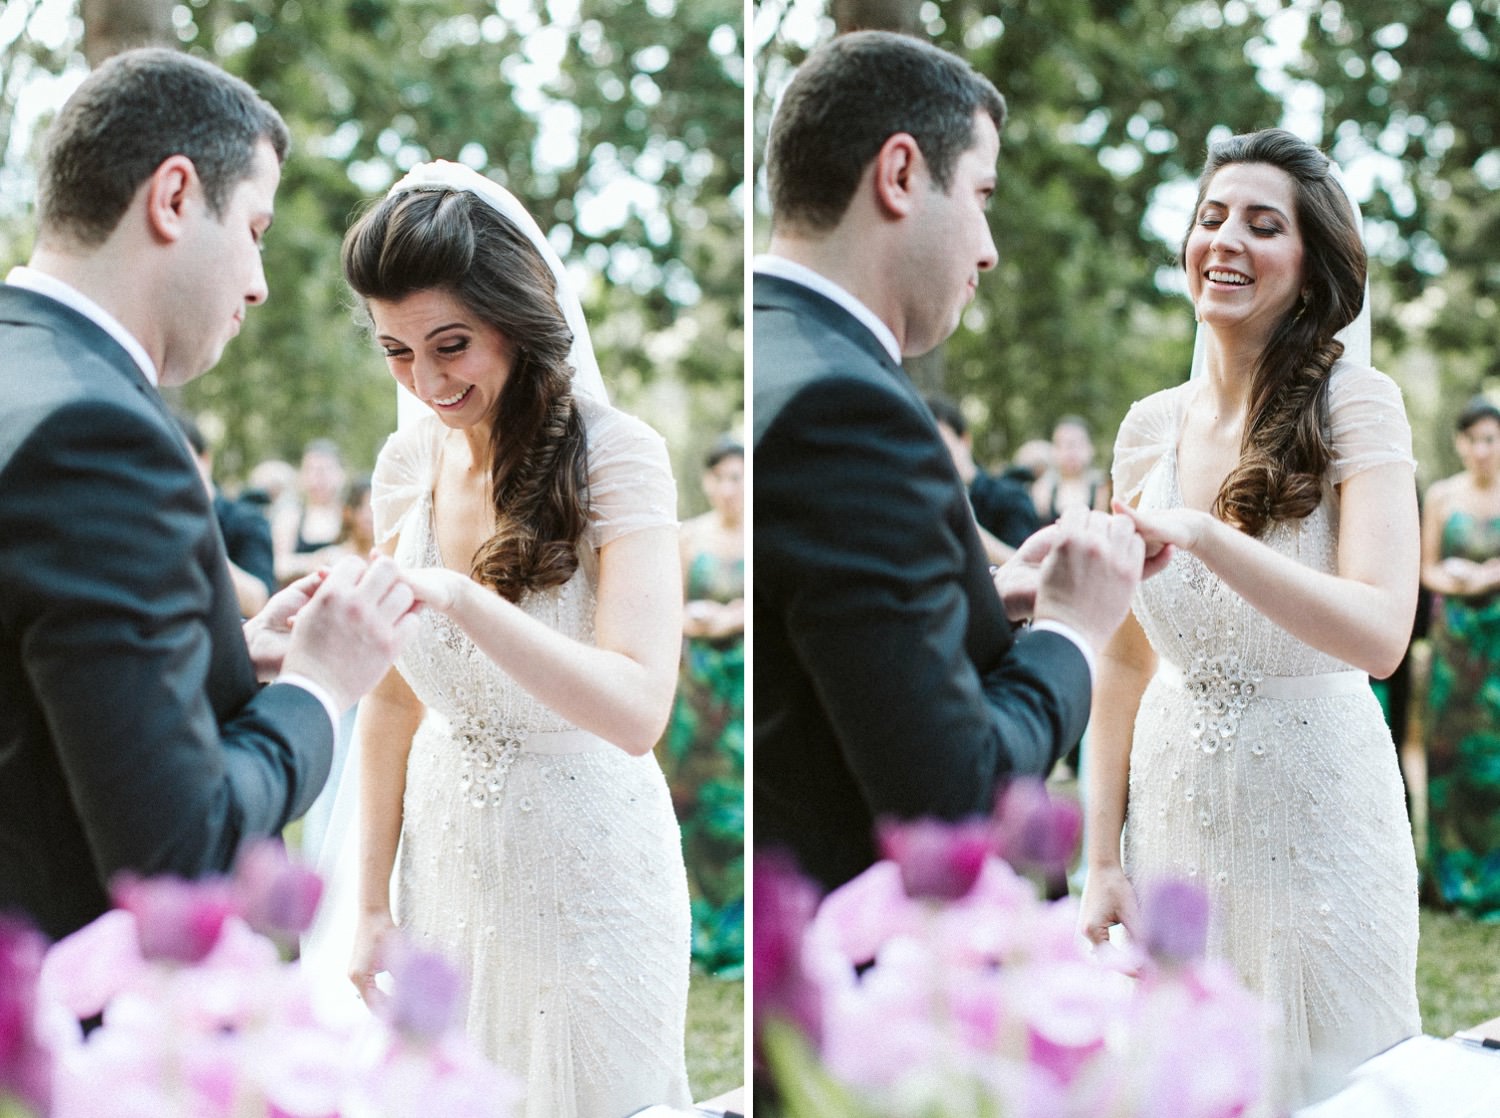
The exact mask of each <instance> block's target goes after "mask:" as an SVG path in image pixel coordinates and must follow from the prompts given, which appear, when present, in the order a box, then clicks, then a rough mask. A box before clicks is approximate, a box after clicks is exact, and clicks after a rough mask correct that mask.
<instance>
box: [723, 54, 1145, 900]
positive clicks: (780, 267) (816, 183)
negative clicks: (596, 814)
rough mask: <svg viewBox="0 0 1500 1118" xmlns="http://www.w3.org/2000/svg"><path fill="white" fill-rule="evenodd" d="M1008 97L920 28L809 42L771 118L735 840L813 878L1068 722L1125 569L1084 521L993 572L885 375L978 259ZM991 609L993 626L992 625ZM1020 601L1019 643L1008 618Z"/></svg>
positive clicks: (1035, 751)
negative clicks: (751, 727) (748, 724)
mask: <svg viewBox="0 0 1500 1118" xmlns="http://www.w3.org/2000/svg"><path fill="white" fill-rule="evenodd" d="M1004 119H1005V102H1004V100H1003V99H1002V98H1001V96H1000V94H999V92H998V91H996V89H995V87H994V86H993V85H991V84H990V82H989V81H987V80H986V79H985V78H983V77H981V76H980V75H979V74H977V73H975V72H974V71H973V70H972V69H971V68H970V67H969V66H968V65H967V64H966V63H964V62H962V61H961V60H959V59H957V58H955V57H954V56H952V55H950V54H947V53H946V52H944V51H942V50H939V49H938V48H936V47H933V46H930V45H928V44H926V43H923V42H921V41H919V40H917V39H913V38H908V37H905V36H901V35H894V34H889V33H885V32H858V33H854V34H849V35H844V36H842V37H840V38H838V39H835V40H834V41H833V42H831V43H829V44H828V45H826V46H824V47H823V48H821V49H820V50H818V51H816V52H814V53H813V55H812V56H811V57H809V58H808V60H807V62H806V63H805V64H804V65H803V66H802V68H801V69H800V70H799V71H798V73H797V75H796V77H795V78H794V79H793V80H792V82H791V84H790V85H789V86H788V88H787V90H786V93H785V95H784V97H783V99H782V102H781V106H780V108H779V109H778V111H777V114H776V117H775V119H774V120H773V121H772V124H771V134H770V139H769V144H768V155H767V165H768V172H769V180H770V189H771V206H772V236H771V243H770V253H769V255H767V256H764V257H761V258H759V259H758V260H757V261H756V266H755V271H756V275H755V295H754V298H755V310H754V328H755V334H754V338H755V343H754V345H755V349H754V365H755V368H754V377H755V385H754V391H755V410H754V423H755V448H754V457H753V460H752V461H753V463H754V467H753V469H754V526H755V532H754V541H755V547H754V599H755V605H754V611H755V612H754V629H753V632H754V635H755V636H754V639H755V695H754V700H755V705H754V710H755V780H754V788H755V792H754V796H755V803H754V812H755V815H754V819H755V842H756V846H757V847H758V848H761V849H766V848H771V847H784V848H789V849H790V850H791V852H792V853H793V854H794V855H795V856H796V857H797V859H798V860H799V861H800V863H801V865H802V868H803V869H804V870H805V871H806V872H808V873H809V874H810V875H811V876H813V877H814V878H816V879H817V880H818V881H819V882H820V883H822V884H823V885H824V886H825V887H829V888H831V887H833V886H836V885H838V884H840V883H842V882H844V881H846V880H848V879H849V878H851V877H853V876H854V875H856V874H858V873H859V872H860V871H861V870H863V869H865V868H866V867H867V866H868V865H870V864H871V862H873V861H874V860H875V858H876V856H877V855H876V850H875V845H874V839H873V831H874V827H875V823H876V820H877V819H880V818H882V817H885V816H897V817H912V816H920V815H938V816H944V817H949V818H952V817H958V816H963V815H966V814H970V813H975V812H983V811H986V810H988V809H989V807H990V805H991V804H992V802H993V799H994V796H995V792H996V790H997V786H998V785H999V784H1000V783H1002V782H1003V781H1004V780H1005V779H1006V778H1007V777H1009V776H1011V775H1014V774H1036V775H1041V774H1045V773H1046V772H1047V770H1048V769H1049V768H1050V767H1051V765H1052V763H1053V761H1054V760H1055V759H1056V757H1057V755H1058V752H1059V751H1060V750H1062V749H1066V748H1067V747H1069V746H1071V745H1072V744H1073V742H1075V741H1076V740H1077V739H1078V738H1079V736H1080V735H1081V734H1082V733H1083V729H1084V724H1085V722H1086V721H1087V719H1088V713H1089V698H1090V674H1091V663H1092V656H1093V655H1094V653H1095V651H1096V650H1098V649H1100V648H1101V647H1102V646H1103V644H1104V642H1105V641H1106V640H1107V639H1108V637H1109V635H1110V634H1111V633H1112V632H1113V631H1114V629H1115V628H1116V627H1117V626H1118V625H1119V623H1120V622H1121V621H1122V620H1123V619H1124V616H1125V612H1126V610H1127V609H1128V606H1129V600H1130V596H1131V594H1132V592H1133V591H1134V588H1135V586H1136V584H1137V582H1138V581H1139V580H1140V577H1141V575H1142V567H1143V548H1142V544H1141V541H1140V539H1139V537H1138V536H1136V535H1135V533H1134V531H1133V529H1132V528H1131V526H1130V524H1129V522H1128V521H1127V520H1125V519H1124V518H1120V517H1109V516H1107V515H1105V514H1101V513H1082V512H1081V513H1079V514H1078V515H1077V516H1075V517H1071V518H1069V519H1068V520H1067V521H1066V522H1063V523H1060V524H1059V526H1058V527H1057V528H1056V529H1052V530H1048V531H1045V532H1044V533H1040V534H1038V535H1037V536H1034V537H1032V538H1031V539H1030V540H1028V541H1027V542H1026V543H1025V544H1023V546H1022V548H1021V549H1020V552H1019V553H1018V556H1017V558H1016V559H1014V560H1012V561H1011V563H1010V564H1008V565H1007V567H1005V568H1001V570H1000V572H999V574H998V575H996V576H995V578H994V580H993V581H992V578H991V573H990V568H989V567H988V564H987V562H986V558H985V552H984V549H983V546H982V545H981V543H980V540H979V536H978V534H977V532H976V530H975V526H974V518H973V514H972V512H971V511H970V507H969V502H968V496H967V494H966V492H965V490H964V486H963V483H962V482H961V481H960V480H959V477H958V475H957V473H956V472H955V469H954V466H953V462H952V459H951V457H950V456H949V454H948V451H947V449H946V447H945V446H944V444H943V441H942V439H941V437H940V436H939V434H938V431H937V429H936V427H935V426H934V423H933V420H932V417H931V415H930V413H929V412H928V410H927V408H926V406H925V405H924V404H923V401H922V398H921V397H920V396H919V395H918V394H917V392H916V390H915V388H914V387H913V386H912V384H911V382H910V381H909V380H908V379H907V377H906V374H905V373H904V372H903V371H902V369H901V367H900V361H901V358H902V356H903V355H906V356H912V355H916V354H921V353H925V352H927V351H928V350H930V349H932V348H933V347H935V346H937V345H938V344H940V343H941V342H942V341H943V340H944V339H945V338H947V337H948V335H949V334H951V333H952V332H953V330H954V329H955V328H956V327H957V325H958V320H959V315H960V313H961V312H962V310H963V308H964V305H965V304H966V303H967V302H968V301H969V299H970V298H972V296H973V294H974V291H975V288H976V285H977V283H978V279H979V273H980V272H983V271H988V270H989V269H990V268H992V267H994V265H995V262H996V252H995V245H994V241H993V240H992V239H991V236H990V230H989V225H988V222H987V220H986V217H985V205H986V202H987V201H988V199H989V197H990V195H991V194H992V193H993V192H994V189H995V184H996V172H995V162H996V158H997V157H998V155H999V148H1000V141H999V129H1000V126H1001V125H1002V123H1003V122H1004ZM1007 610H1009V612H1010V617H1008V616H1007ZM1022 615H1030V616H1031V617H1033V618H1034V624H1033V625H1032V626H1031V628H1030V631H1029V632H1026V633H1024V634H1023V635H1021V636H1019V637H1018V636H1016V635H1014V633H1013V628H1012V623H1011V618H1012V617H1019V616H1022Z"/></svg>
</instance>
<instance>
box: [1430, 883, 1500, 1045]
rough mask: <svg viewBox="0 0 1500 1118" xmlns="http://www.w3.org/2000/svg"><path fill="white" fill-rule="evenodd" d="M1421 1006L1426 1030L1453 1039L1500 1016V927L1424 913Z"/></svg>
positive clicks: (1432, 912) (1435, 912)
mask: <svg viewBox="0 0 1500 1118" xmlns="http://www.w3.org/2000/svg"><path fill="white" fill-rule="evenodd" d="M1421 919H1422V938H1421V939H1420V940H1419V941H1418V944H1417V1001H1418V1002H1419V1003H1420V1005H1421V1007H1422V1031H1423V1032H1425V1033H1427V1034H1429V1035H1430V1036H1450V1035H1451V1034H1453V1033H1454V1032H1456V1031H1458V1030H1459V1029H1466V1028H1469V1027H1471V1026H1473V1025H1477V1024H1479V1023H1480V1022H1482V1021H1488V1020H1490V1019H1491V1018H1493V1017H1500V924H1481V923H1479V922H1477V921H1475V920H1470V919H1468V918H1466V917H1462V916H1454V915H1452V914H1450V913H1446V912H1437V911H1434V910H1432V909H1426V908H1424V909H1423V910H1422V916H1421Z"/></svg>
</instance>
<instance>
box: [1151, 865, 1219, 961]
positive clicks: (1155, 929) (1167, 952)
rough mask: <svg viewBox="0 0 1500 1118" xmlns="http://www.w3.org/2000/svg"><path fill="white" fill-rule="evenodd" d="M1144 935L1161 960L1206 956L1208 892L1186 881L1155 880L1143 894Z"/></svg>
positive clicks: (1152, 952)
mask: <svg viewBox="0 0 1500 1118" xmlns="http://www.w3.org/2000/svg"><path fill="white" fill-rule="evenodd" d="M1141 933H1142V934H1141V939H1142V941H1143V942H1144V945H1145V948H1146V953H1147V954H1148V955H1150V956H1151V958H1153V959H1155V960H1156V961H1157V962H1158V963H1162V964H1164V965H1168V966H1171V965H1175V964H1179V963H1191V962H1194V961H1196V960H1198V959H1201V958H1203V953H1204V951H1205V950H1206V948H1207V945H1208V894H1207V893H1206V892H1204V891H1203V890H1202V889H1200V888H1199V887H1198V886H1196V885H1193V884H1191V883H1190V882H1187V881H1181V880H1173V879H1167V880H1163V881H1156V882H1152V883H1151V884H1150V885H1149V886H1148V887H1147V888H1146V889H1145V890H1144V891H1143V893H1142V896H1141Z"/></svg>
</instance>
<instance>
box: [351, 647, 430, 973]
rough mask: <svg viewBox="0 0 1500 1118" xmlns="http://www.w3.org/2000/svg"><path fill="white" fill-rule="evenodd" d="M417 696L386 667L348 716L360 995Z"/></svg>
mask: <svg viewBox="0 0 1500 1118" xmlns="http://www.w3.org/2000/svg"><path fill="white" fill-rule="evenodd" d="M422 714H423V707H422V703H421V702H420V700H418V699H417V697H416V695H414V694H413V693H412V690H411V688H410V687H409V686H407V683H406V680H404V679H402V678H401V675H400V673H399V672H397V671H396V669H395V668H392V669H391V670H390V671H389V672H387V673H386V675H385V678H384V679H382V680H381V681H380V682H379V683H378V684H376V685H375V688H374V690H372V691H371V692H370V693H369V694H368V695H366V696H365V697H364V698H363V699H361V700H360V703H359V713H358V714H357V715H356V716H355V719H354V741H355V745H354V751H355V755H356V756H357V757H358V758H359V765H360V769H359V896H358V907H357V909H356V926H355V936H354V953H353V957H352V959H351V961H350V964H349V977H350V979H351V980H352V981H353V982H354V984H355V985H356V986H357V987H359V989H360V992H361V993H363V994H365V995H366V997H368V996H369V995H370V992H371V987H372V985H373V983H374V981H375V975H376V973H377V972H378V971H379V970H380V969H381V960H380V950H381V941H382V939H383V938H384V936H385V933H386V932H387V931H388V930H389V929H390V928H392V927H393V926H394V922H393V921H392V919H391V899H390V898H391V871H392V870H393V869H394V867H395V864H396V846H397V844H398V843H399V841H400V839H401V821H402V807H401V805H402V800H403V799H404V797H405V795H406V759H407V756H408V755H409V754H410V753H411V741H412V736H413V735H414V734H415V733H416V732H417V725H418V724H419V723H420V722H421V721H422Z"/></svg>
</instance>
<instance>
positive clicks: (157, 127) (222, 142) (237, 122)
mask: <svg viewBox="0 0 1500 1118" xmlns="http://www.w3.org/2000/svg"><path fill="white" fill-rule="evenodd" d="M260 140H265V141H267V142H268V143H269V144H270V145H271V148H272V150H273V151H275V153H276V158H277V160H278V161H284V160H285V159H286V153H287V147H288V145H289V135H288V132H287V127H286V124H285V122H284V121H282V119H281V115H280V114H279V113H277V111H276V110H275V109H274V108H272V107H271V105H270V104H268V103H267V102H266V101H265V100H264V99H263V98H262V97H261V96H260V95H259V94H258V93H256V92H255V90H254V89H252V88H250V86H249V85H247V84H246V83H245V82H243V81H241V80H240V79H239V78H236V77H234V76H233V75H231V74H228V73H226V72H225V71H223V70H221V69H219V67H217V66H215V65H213V64H212V63H210V62H205V61H203V60H202V59H199V58H194V57H192V56H191V55H188V54H184V53H183V52H181V51H176V50H169V49H167V48H164V47H143V48H141V49H139V50H131V51H126V52H124V53H123V54H117V55H115V56H114V57H113V58H110V59H109V60H107V61H106V62H104V63H102V64H101V65H100V66H99V68H98V69H97V70H95V71H94V72H93V73H92V74H90V75H89V76H88V77H87V78H86V79H84V82H83V84H82V85H80V86H79V87H78V90H77V92H75V93H74V94H73V96H72V97H70V98H69V99H68V103H67V104H66V105H64V106H63V108H62V112H60V113H59V114H58V117H57V120H56V121H55V122H54V123H53V125H52V128H51V130H50V131H49V132H48V134H47V141H46V146H45V148H44V151H43V156H42V166H41V173H40V181H39V193H40V195H41V198H40V203H39V206H38V211H39V212H38V217H39V219H40V220H39V223H38V224H39V232H40V235H41V236H42V237H44V238H45V237H47V236H49V235H60V236H63V237H66V238H69V239H70V240H73V241H76V242H77V243H79V244H82V245H87V246H94V245H99V244H102V243H103V242H104V241H105V240H106V239H107V238H108V237H109V235H110V234H111V233H112V232H114V229H115V226H116V225H118V224H119V222H120V218H121V217H123V216H124V215H125V211H126V210H127V209H128V208H129V206H130V200H131V199H132V198H134V197H135V192H136V189H137V188H138V187H139V186H140V185H141V183H143V182H145V181H146V180H147V179H148V178H150V177H151V175H152V173H153V172H154V171H155V170H156V169H157V167H159V166H161V164H162V161H163V160H165V159H167V158H169V157H171V156H173V155H185V156H187V157H188V158H189V159H191V160H192V161H193V167H194V169H195V170H196V171H197V172H198V181H199V182H200V183H201V184H202V185H203V193H204V197H205V198H206V200H207V202H208V208H209V211H210V212H211V213H212V214H213V215H214V216H215V217H219V216H221V215H222V214H223V210H224V206H225V205H226V204H227V203H228V201H229V196H230V195H231V194H232V193H233V192H234V188H235V187H236V186H238V185H239V184H240V183H241V182H243V181H244V180H245V179H247V178H249V177H250V173H251V171H252V170H253V164H254V159H255V145H256V144H257V143H258V142H259V141H260Z"/></svg>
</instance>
